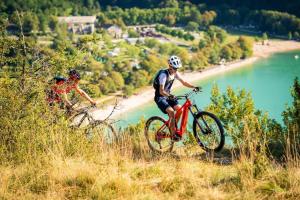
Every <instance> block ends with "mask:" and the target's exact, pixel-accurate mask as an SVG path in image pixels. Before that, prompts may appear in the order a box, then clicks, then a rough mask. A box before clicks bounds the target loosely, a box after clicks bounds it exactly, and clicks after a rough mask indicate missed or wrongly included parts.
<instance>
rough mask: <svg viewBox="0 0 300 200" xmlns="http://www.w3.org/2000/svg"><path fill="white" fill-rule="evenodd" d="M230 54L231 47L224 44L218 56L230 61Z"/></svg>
mask: <svg viewBox="0 0 300 200" xmlns="http://www.w3.org/2000/svg"><path fill="white" fill-rule="evenodd" d="M232 54H233V52H232V49H231V48H230V47H229V46H227V45H226V46H224V47H223V48H222V49H221V53H220V56H221V58H225V59H226V60H227V61H230V60H231V58H232Z"/></svg>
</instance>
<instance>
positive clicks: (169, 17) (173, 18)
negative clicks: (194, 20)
mask: <svg viewBox="0 0 300 200" xmlns="http://www.w3.org/2000/svg"><path fill="white" fill-rule="evenodd" d="M164 21H165V23H166V24H167V25H169V26H173V25H174V24H175V23H176V16H174V15H167V16H165V18H164Z"/></svg>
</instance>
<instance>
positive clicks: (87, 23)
mask: <svg viewBox="0 0 300 200" xmlns="http://www.w3.org/2000/svg"><path fill="white" fill-rule="evenodd" d="M58 22H59V23H66V24H67V26H68V31H70V32H72V33H78V34H88V33H93V32H94V31H95V22H96V16H69V17H58Z"/></svg>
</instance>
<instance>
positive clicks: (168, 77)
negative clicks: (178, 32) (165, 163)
mask: <svg viewBox="0 0 300 200" xmlns="http://www.w3.org/2000/svg"><path fill="white" fill-rule="evenodd" d="M168 64H169V68H168V69H161V70H159V72H158V73H157V74H156V76H155V78H154V81H153V87H154V89H155V97H154V101H155V103H156V104H157V106H158V108H159V109H160V110H161V111H162V112H163V113H165V114H168V115H169V117H170V122H171V124H170V127H171V132H172V136H173V140H175V141H178V140H180V139H181V136H180V135H179V134H177V133H176V129H175V112H176V111H177V110H179V109H180V107H181V106H180V105H179V104H178V101H177V99H176V97H175V96H174V95H172V94H171V88H172V85H173V82H174V80H175V79H177V80H179V81H180V82H181V83H182V85H184V86H186V87H189V88H194V89H196V90H200V87H196V86H194V85H192V84H191V83H188V82H187V81H185V80H183V79H182V77H181V75H180V74H179V72H178V71H177V70H178V69H179V68H181V67H182V63H181V60H180V58H179V57H177V56H174V55H173V56H171V57H170V58H169V59H168Z"/></svg>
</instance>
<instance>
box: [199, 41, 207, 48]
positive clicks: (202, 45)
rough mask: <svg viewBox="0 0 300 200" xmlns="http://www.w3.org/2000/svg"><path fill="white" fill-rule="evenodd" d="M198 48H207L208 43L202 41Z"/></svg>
mask: <svg viewBox="0 0 300 200" xmlns="http://www.w3.org/2000/svg"><path fill="white" fill-rule="evenodd" d="M198 46H199V49H203V48H204V47H206V46H207V41H206V40H204V39H200V41H199V45H198Z"/></svg>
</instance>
